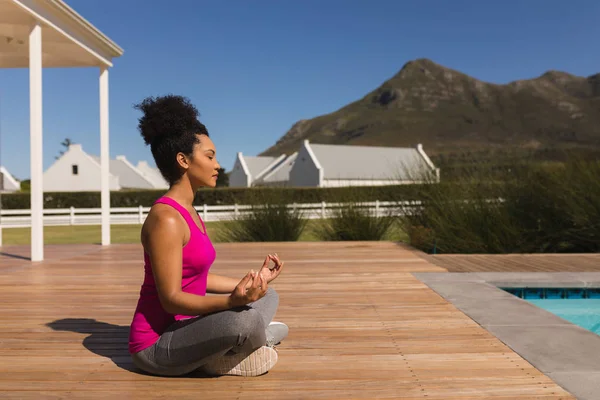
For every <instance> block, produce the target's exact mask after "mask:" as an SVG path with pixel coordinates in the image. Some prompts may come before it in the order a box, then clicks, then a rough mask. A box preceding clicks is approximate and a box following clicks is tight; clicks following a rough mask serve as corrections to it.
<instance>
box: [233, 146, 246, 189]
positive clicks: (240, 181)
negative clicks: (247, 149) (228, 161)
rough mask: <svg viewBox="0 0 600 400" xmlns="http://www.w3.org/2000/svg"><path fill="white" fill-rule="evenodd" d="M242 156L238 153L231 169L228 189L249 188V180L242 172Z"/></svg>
mask: <svg viewBox="0 0 600 400" xmlns="http://www.w3.org/2000/svg"><path fill="white" fill-rule="evenodd" d="M242 160H243V156H242V155H241V153H238V155H237V157H236V158H235V163H234V164H233V169H232V170H231V172H230V173H229V187H250V183H251V180H250V179H251V178H250V176H248V174H247V173H246V171H245V170H244V166H243V165H242V163H243V161H242Z"/></svg>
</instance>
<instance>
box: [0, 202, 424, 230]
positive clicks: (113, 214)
mask: <svg viewBox="0 0 600 400" xmlns="http://www.w3.org/2000/svg"><path fill="white" fill-rule="evenodd" d="M348 204H349V203H325V202H322V203H309V204H306V203H304V204H289V205H288V208H290V209H299V210H301V212H302V214H303V216H304V218H307V219H319V218H326V217H327V216H330V215H331V214H332V212H333V211H334V210H335V209H338V208H340V207H347V206H348ZM358 206H360V207H366V208H368V209H369V210H370V211H371V212H373V213H374V215H377V216H384V215H389V213H393V214H394V215H399V214H400V213H404V212H406V210H407V209H409V208H410V207H415V206H418V202H403V203H398V202H382V201H374V202H367V203H358ZM251 207H252V206H250V205H238V204H232V205H223V206H214V205H206V204H205V205H203V206H197V207H195V208H196V211H198V213H200V216H201V217H202V219H203V220H204V221H205V222H210V221H227V220H232V219H234V218H235V217H236V216H239V215H243V214H244V213H247V212H248V210H250V209H251ZM148 211H150V207H142V206H139V207H119V208H111V209H110V223H111V224H112V225H118V224H142V223H144V220H145V219H146V216H147V215H148ZM101 223H102V217H101V209H100V208H73V207H71V208H57V209H45V210H44V225H46V226H50V225H55V226H56V225H63V226H64V225H100V224H101ZM30 226H31V210H29V209H23V210H1V211H0V227H2V228H19V227H30Z"/></svg>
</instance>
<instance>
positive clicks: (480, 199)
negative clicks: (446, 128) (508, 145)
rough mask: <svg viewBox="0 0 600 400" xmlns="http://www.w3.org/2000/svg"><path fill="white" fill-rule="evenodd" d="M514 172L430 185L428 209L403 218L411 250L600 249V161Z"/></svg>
mask: <svg viewBox="0 0 600 400" xmlns="http://www.w3.org/2000/svg"><path fill="white" fill-rule="evenodd" d="M506 171H507V172H510V173H508V174H505V175H504V177H503V179H502V180H497V179H495V178H497V176H495V175H492V174H491V172H490V170H489V169H487V170H484V169H477V170H475V171H471V172H470V173H463V174H462V175H461V177H460V179H456V180H453V181H452V182H451V183H447V184H445V185H427V186H422V187H421V188H420V191H419V194H418V196H417V197H418V199H419V201H421V202H422V208H420V209H409V208H408V207H406V208H405V213H406V214H408V215H406V216H404V217H402V218H401V221H402V223H403V226H404V230H405V231H406V232H407V234H408V236H409V242H410V244H411V245H413V246H415V247H417V248H419V249H421V250H423V251H426V252H435V253H537V252H546V253H547V252H597V251H599V250H600V163H599V162H598V161H584V160H578V159H568V160H567V161H566V162H563V163H552V164H549V163H546V164H541V163H533V162H529V161H528V160H524V161H523V162H520V163H519V164H516V165H515V166H514V168H509V169H507V170H506ZM491 199H501V201H489V200H491ZM410 211H414V212H413V213H412V214H411V213H410Z"/></svg>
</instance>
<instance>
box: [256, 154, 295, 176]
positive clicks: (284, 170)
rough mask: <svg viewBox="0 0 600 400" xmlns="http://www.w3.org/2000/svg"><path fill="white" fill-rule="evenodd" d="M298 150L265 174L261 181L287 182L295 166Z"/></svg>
mask: <svg viewBox="0 0 600 400" xmlns="http://www.w3.org/2000/svg"><path fill="white" fill-rule="evenodd" d="M297 156H298V152H295V153H293V154H291V155H289V156H288V157H287V158H285V159H284V160H283V161H281V162H280V163H279V164H277V165H276V166H275V167H274V168H273V169H271V171H270V172H268V173H267V174H265V175H264V176H263V177H262V179H261V182H287V181H289V180H290V171H291V170H292V167H293V166H294V162H295V161H296V157H297Z"/></svg>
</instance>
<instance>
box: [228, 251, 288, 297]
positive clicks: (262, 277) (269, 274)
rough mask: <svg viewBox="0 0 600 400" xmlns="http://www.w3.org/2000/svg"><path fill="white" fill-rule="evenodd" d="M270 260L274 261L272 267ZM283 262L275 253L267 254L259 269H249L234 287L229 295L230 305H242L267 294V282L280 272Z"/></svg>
mask: <svg viewBox="0 0 600 400" xmlns="http://www.w3.org/2000/svg"><path fill="white" fill-rule="evenodd" d="M271 261H273V262H274V263H275V266H274V267H273V268H269V264H270V262H271ZM283 264H284V263H283V262H282V261H281V260H280V259H279V256H278V255H277V254H269V255H267V257H266V258H265V261H264V263H263V265H262V267H261V268H260V270H259V271H258V272H255V271H254V270H250V272H248V273H247V274H246V276H244V277H243V278H242V280H241V281H240V283H238V285H237V286H236V287H235V289H234V290H233V292H232V293H231V295H230V303H231V306H232V307H237V306H243V305H246V304H248V303H252V302H254V301H257V300H259V299H261V298H262V297H263V296H264V295H265V294H267V289H268V284H269V282H271V281H273V280H274V279H275V278H277V277H278V276H279V274H280V273H281V268H282V267H283Z"/></svg>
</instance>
